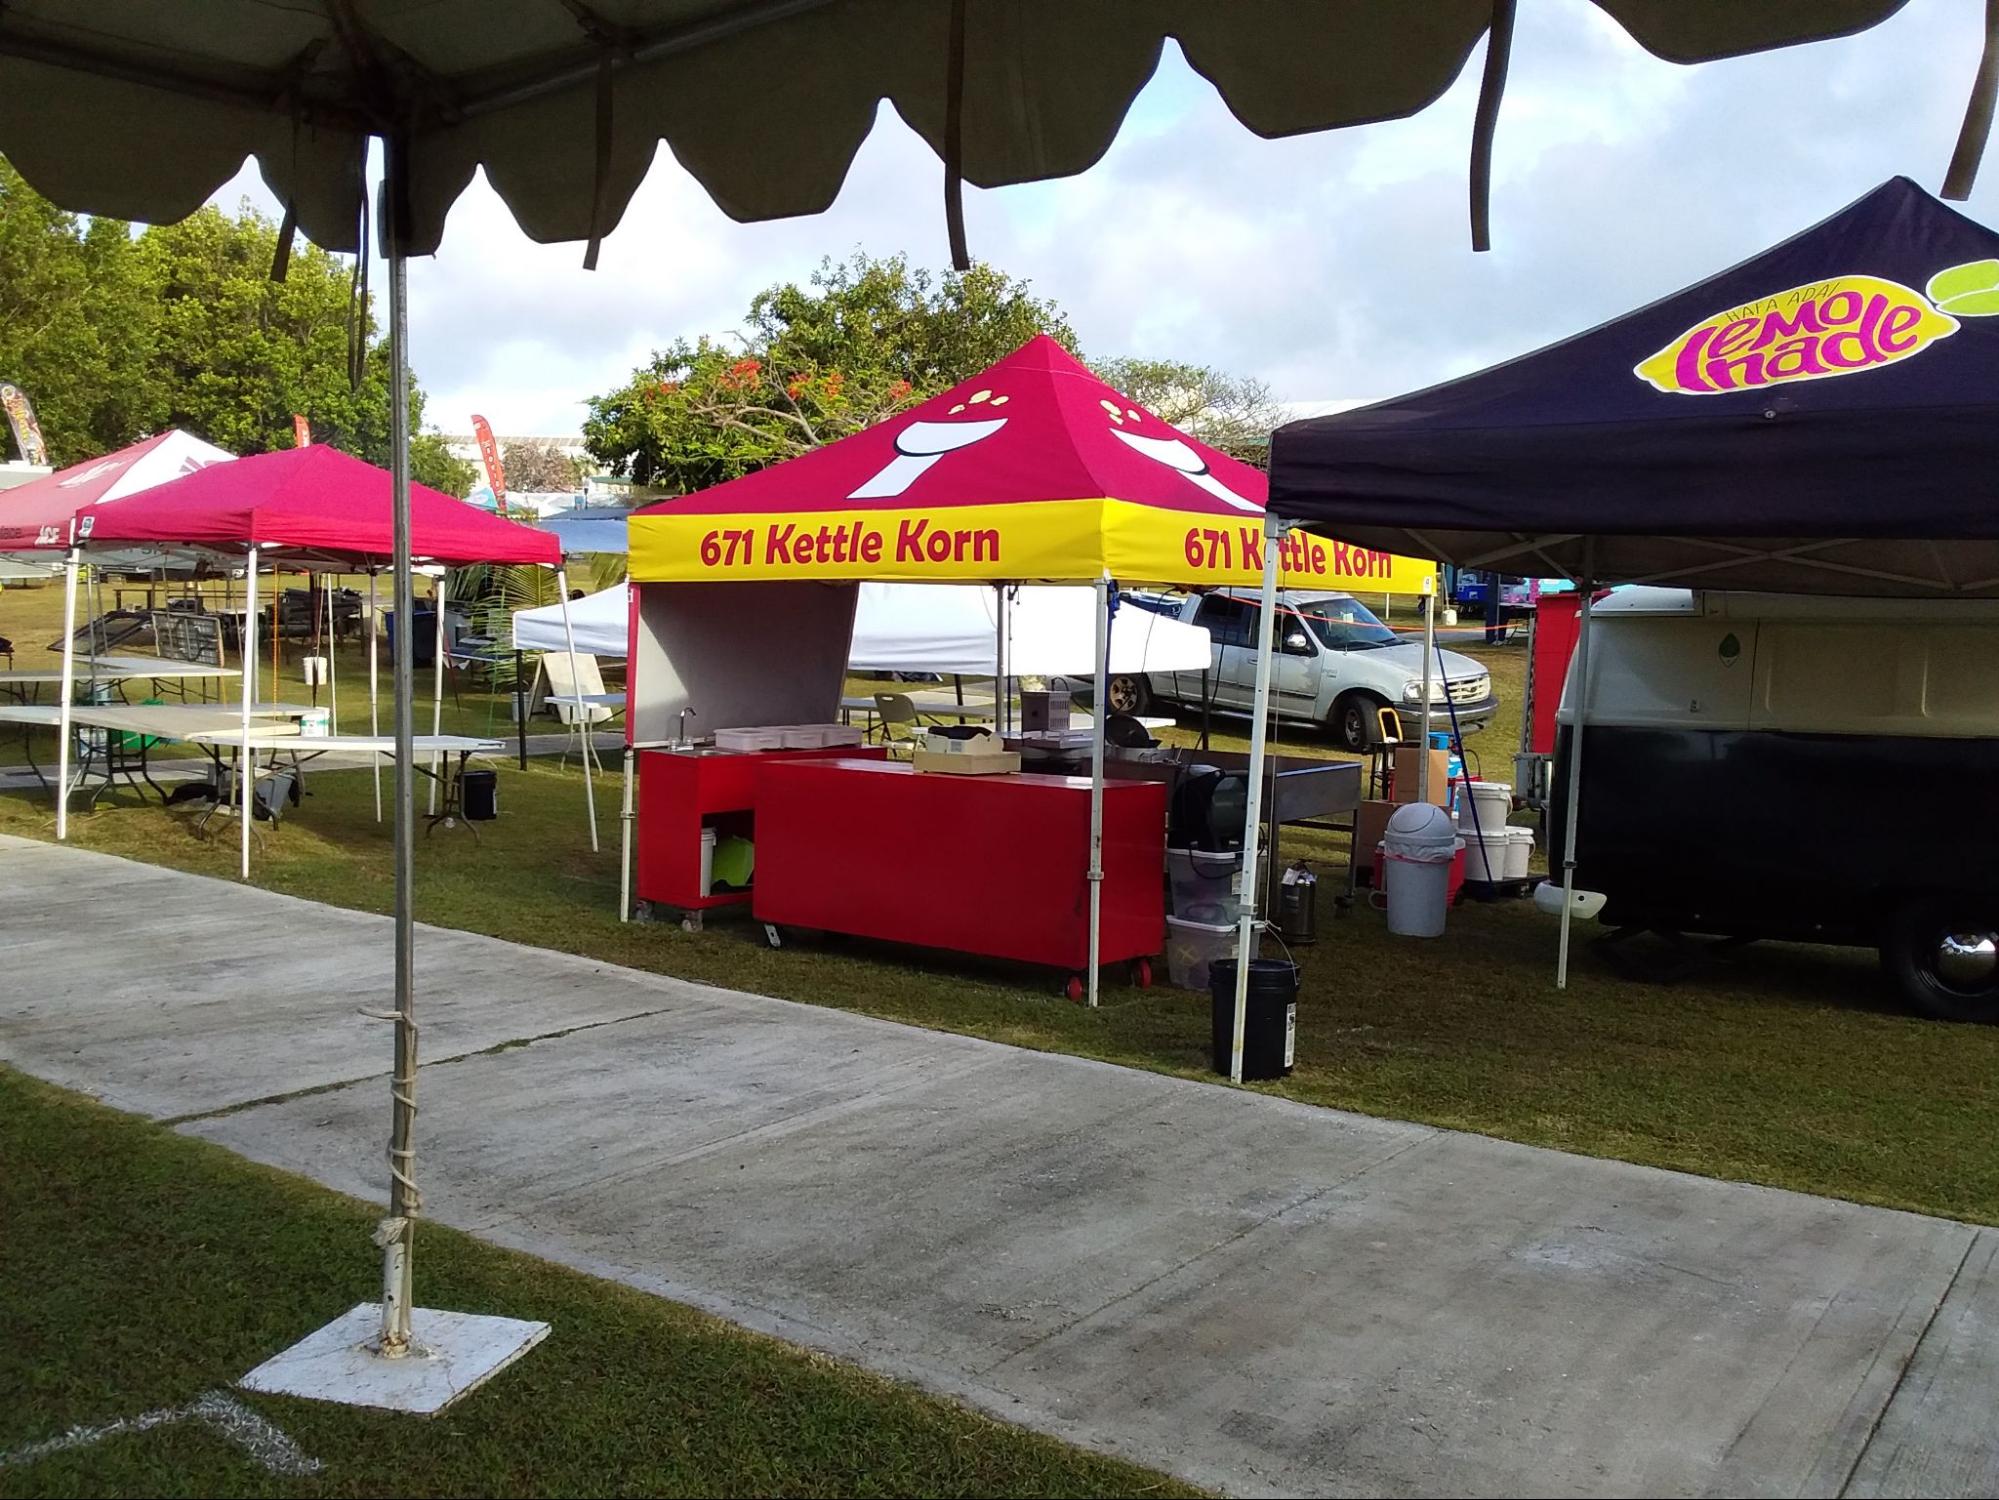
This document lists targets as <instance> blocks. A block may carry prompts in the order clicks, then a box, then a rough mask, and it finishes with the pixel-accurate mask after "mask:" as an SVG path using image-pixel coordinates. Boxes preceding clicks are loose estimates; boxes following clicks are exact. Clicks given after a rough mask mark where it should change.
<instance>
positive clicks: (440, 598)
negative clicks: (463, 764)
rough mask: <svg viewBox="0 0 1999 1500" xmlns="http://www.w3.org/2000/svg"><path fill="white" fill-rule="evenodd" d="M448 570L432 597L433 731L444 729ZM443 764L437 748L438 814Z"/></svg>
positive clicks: (433, 806)
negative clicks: (445, 610)
mask: <svg viewBox="0 0 1999 1500" xmlns="http://www.w3.org/2000/svg"><path fill="white" fill-rule="evenodd" d="M450 578H451V574H450V572H449V571H446V572H445V573H443V574H441V575H440V576H439V577H438V580H437V585H436V588H437V592H436V594H435V595H434V596H433V597H432V599H431V610H432V614H433V618H434V620H435V624H434V625H433V626H432V629H431V637H430V732H431V733H432V734H442V733H444V586H445V584H446V583H447V582H449V581H450ZM443 765H444V756H443V755H442V754H440V753H438V752H436V751H433V752H432V753H431V757H430V809H429V810H430V814H431V816H432V817H435V816H437V791H438V788H439V787H440V786H441V785H442V784H443V783H442V781H441V780H440V779H439V774H438V773H439V772H440V770H441V769H442V768H443Z"/></svg>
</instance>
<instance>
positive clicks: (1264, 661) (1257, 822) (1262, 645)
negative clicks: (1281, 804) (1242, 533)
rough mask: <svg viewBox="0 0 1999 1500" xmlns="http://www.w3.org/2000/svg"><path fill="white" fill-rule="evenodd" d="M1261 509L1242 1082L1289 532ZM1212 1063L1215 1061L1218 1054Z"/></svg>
mask: <svg viewBox="0 0 1999 1500" xmlns="http://www.w3.org/2000/svg"><path fill="white" fill-rule="evenodd" d="M1289 529H1290V528H1289V527H1287V526H1286V525H1285V524H1284V522H1282V521H1280V520H1278V519H1277V517H1275V516H1273V515H1270V514H1268V513H1266V514H1265V515H1264V518H1263V606H1262V608H1261V609H1260V610H1259V611H1258V612H1257V619H1256V699H1255V702H1254V703H1253V704H1252V706H1251V709H1250V721H1249V797H1248V806H1247V807H1246V808H1245V809H1244V812H1243V829H1242V874H1241V876H1240V877H1239V879H1241V880H1242V881H1244V882H1245V887H1244V889H1243V890H1242V891H1241V893H1240V895H1239V896H1238V899H1237V905H1236V960H1235V1026H1234V1029H1233V1030H1232V1031H1231V1033H1230V1041H1229V1078H1230V1079H1231V1081H1233V1082H1235V1083H1241V1082H1242V1038H1243V1030H1244V1028H1245V1026H1246V1024H1247V1022H1248V1018H1249V961H1250V957H1251V954H1252V952H1253V944H1254V941H1255V937H1256V928H1257V921H1256V862H1257V857H1258V854H1259V852H1260V851H1259V850H1258V848H1257V843H1258V840H1259V838H1260V837H1261V835H1262V833H1263V762H1264V757H1265V756H1266V755H1267V754H1268V753H1269V749H1270V745H1269V728H1270V646H1271V642H1272V641H1273V640H1274V639H1275V638H1276V632H1277V574H1278V569H1279V567H1280V566H1281V562H1280V555H1281V553H1282V551H1283V548H1282V546H1281V543H1282V542H1283V540H1284V537H1285V534H1286V533H1287V532H1288V531H1289ZM1216 1061H1218V1062H1219V1061H1220V1059H1219V1058H1217V1059H1216Z"/></svg>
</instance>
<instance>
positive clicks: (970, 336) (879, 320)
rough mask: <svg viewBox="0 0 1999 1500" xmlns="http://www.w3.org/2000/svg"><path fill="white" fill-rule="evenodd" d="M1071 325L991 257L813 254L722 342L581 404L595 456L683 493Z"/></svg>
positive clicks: (866, 418) (669, 353)
mask: <svg viewBox="0 0 1999 1500" xmlns="http://www.w3.org/2000/svg"><path fill="white" fill-rule="evenodd" d="M1037 333H1046V334H1049V335H1050V336H1052V337H1053V338H1055V339H1056V340H1058V341H1059V342H1060V343H1061V344H1062V345H1063V346H1064V347H1066V348H1069V349H1071V350H1072V351H1073V350H1074V348H1075V334H1074V333H1073V332H1072V331H1071V330H1070V327H1069V324H1068V320H1067V319H1066V318H1064V317H1063V315H1062V313H1061V311H1060V310H1059V309H1058V308H1057V307H1056V306H1055V305H1054V304H1053V303H1051V302H1047V301H1044V300H1042V299H1039V298H1037V297H1035V296H1033V295H1032V294H1031V293H1030V292H1029V290H1028V286H1027V283H1025V282H1021V281H1016V280H1014V279H1012V278H1011V277H1008V276H1006V275H1005V274H1003V273H1002V272H999V271H996V270H994V269H993V268H992V267H990V266H985V265H977V266H974V267H972V269H971V270H969V271H965V272H956V271H947V272H945V273H943V274H942V275H941V276H938V275H933V274H932V273H931V272H929V271H927V270H923V269H920V268H912V267H911V266H910V264H909V262H908V260H907V259H906V258H905V257H903V256H899V255H898V256H894V257H891V258H889V259H886V260H876V259H872V258H870V257H868V256H865V255H859V254H856V255H855V256H853V257H852V258H851V259H849V260H846V261H832V260H828V261H825V262H823V263H822V264H821V265H820V267H819V269H818V270H817V271H816V272H814V273H813V276H812V278H811V282H810V284H809V285H808V286H804V287H801V286H798V285H795V284H789V283H787V284H785V285H781V286H774V287H771V288H769V289H768V290H766V291H763V292H760V293H759V294H758V295H757V296H756V298H755V299H754V300H753V301H752V302H751V304H750V309H749V313H748V315H747V316H746V318H745V319H744V327H743V331H742V332H741V333H740V334H738V335H735V336H733V337H731V338H729V339H726V340H721V339H712V338H708V337H706V336H704V337H701V338H699V339H696V340H693V341H692V342H690V341H688V340H686V339H682V340H679V341H677V342H675V343H674V344H673V345H672V346H671V347H669V348H666V349H662V350H659V351H657V352H656V353H655V354H654V355H653V357H652V359H651V361H650V362H648V363H647V364H645V365H643V366H641V367H640V368H639V369H637V370H635V371H634V372H633V373H632V377H631V379H630V380H628V381H627V382H626V383H625V384H624V385H623V386H621V387H620V388H619V389H617V390H615V391H612V392H610V393H608V394H606V395H602V396H596V397H593V398H591V401H590V415H589V417H588V419H587V420H586V421H585V422H584V424H583V436H584V441H585V443H586V444H587V445H588V446H589V449H590V453H591V455H592V457H594V458H595V459H597V461H598V462H600V463H602V464H604V465H606V466H607V467H608V468H609V469H610V470H611V471H612V472H613V473H616V474H620V475H625V476H628V477H630V478H632V479H635V480H637V481H638V482H639V483H641V484H646V485H653V486H657V487H659V488H662V489H666V490H669V491H672V492H675V493H686V492H688V491H691V490H697V489H702V488H704V487H706V486H708V485H711V484H719V483H721V482H722V481H723V480H726V479H734V478H737V477H739V476H740V475H743V474H747V473H750V472H752V471H754V470H756V469H760V468H763V467H765V466H766V465H768V464H772V463H777V462H779V461H781V460H783V459H786V458H790V457H792V456H794V455H796V454H799V453H803V452H805V451H806V450H808V449H810V448H814V447H817V446H819V445H820V444H822V443H829V442H832V441H834V440H835V439H837V438H842V437H845V436H846V435H847V434H848V433H851V432H857V431H859V430H860V429H861V428H863V427H866V426H868V425H870V424H871V423H874V422H878V421H880V420H881V419H882V418H883V417H886V416H888V415H889V414H891V413H892V412H894V411H896V410H898V409H900V408H902V407H904V406H907V405H909V404H911V403H913V402H917V401H921V400H923V399H925V398H926V397H929V396H933V395H935V394H936V393H937V392H939V391H942V390H945V389H948V388H949V387H950V386H952V385H955V384H956V383H957V382H959V381H961V380H964V379H966V378H968V377H970V376H972V375H975V374H977V373H978V372H979V371H980V370H982V369H984V368H985V367H986V366H987V365H990V364H992V363H993V362H994V361H995V360H997V359H1000V358H1001V357H1002V356H1004V355H1006V354H1008V353H1010V352H1012V351H1013V350H1014V349H1016V348H1018V347H1019V346H1020V345H1021V344H1024V343H1026V342H1027V340H1028V339H1030V338H1032V337H1033V336H1034V335H1035V334H1037Z"/></svg>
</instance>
